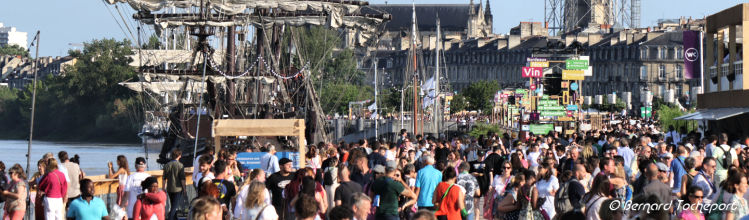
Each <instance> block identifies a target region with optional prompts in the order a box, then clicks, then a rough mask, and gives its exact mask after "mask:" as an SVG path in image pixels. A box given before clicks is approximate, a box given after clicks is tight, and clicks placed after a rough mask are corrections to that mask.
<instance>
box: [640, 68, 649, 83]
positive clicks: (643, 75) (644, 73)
mask: <svg viewBox="0 0 749 220" xmlns="http://www.w3.org/2000/svg"><path fill="white" fill-rule="evenodd" d="M640 79H641V80H647V79H648V66H640Z"/></svg>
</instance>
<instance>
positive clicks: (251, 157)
mask: <svg viewBox="0 0 749 220" xmlns="http://www.w3.org/2000/svg"><path fill="white" fill-rule="evenodd" d="M266 154H268V153H267V152H241V153H237V163H239V164H240V165H241V166H242V167H241V169H242V172H245V171H247V170H251V169H261V168H262V165H261V164H260V158H263V156H265V155H266ZM276 157H278V159H279V160H280V159H281V158H289V159H290V160H291V166H292V167H294V169H299V152H276Z"/></svg>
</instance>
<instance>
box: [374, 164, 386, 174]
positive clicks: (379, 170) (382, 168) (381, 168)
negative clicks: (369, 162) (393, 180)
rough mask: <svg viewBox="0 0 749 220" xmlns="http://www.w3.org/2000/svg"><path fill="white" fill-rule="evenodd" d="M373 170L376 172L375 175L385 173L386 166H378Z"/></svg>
mask: <svg viewBox="0 0 749 220" xmlns="http://www.w3.org/2000/svg"><path fill="white" fill-rule="evenodd" d="M372 170H374V172H375V173H385V166H383V165H382V164H377V165H375V167H374V169H372Z"/></svg>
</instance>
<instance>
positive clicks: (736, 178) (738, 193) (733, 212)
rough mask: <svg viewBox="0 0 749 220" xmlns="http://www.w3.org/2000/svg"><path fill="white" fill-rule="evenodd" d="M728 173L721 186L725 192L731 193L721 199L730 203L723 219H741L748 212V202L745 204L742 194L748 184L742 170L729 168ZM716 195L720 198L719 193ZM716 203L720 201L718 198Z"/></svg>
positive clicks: (748, 186)
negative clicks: (728, 196) (724, 198)
mask: <svg viewBox="0 0 749 220" xmlns="http://www.w3.org/2000/svg"><path fill="white" fill-rule="evenodd" d="M728 173H729V176H728V179H726V181H725V182H724V184H723V187H724V189H726V191H727V192H729V193H731V194H730V199H728V200H723V201H722V202H723V203H726V204H730V205H729V206H728V207H731V208H730V210H728V211H726V212H725V216H724V218H723V219H726V220H734V219H741V218H742V217H744V216H746V215H747V214H749V204H747V201H746V199H744V194H745V193H746V192H747V188H749V185H747V179H746V175H744V173H743V172H741V171H739V170H737V169H731V170H730V171H729V172H728ZM721 194H722V192H721ZM718 196H719V199H721V198H720V196H721V195H720V194H719V195H718ZM718 203H721V201H720V200H719V201H718ZM711 219H712V218H711Z"/></svg>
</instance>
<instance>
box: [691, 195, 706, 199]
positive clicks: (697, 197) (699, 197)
mask: <svg viewBox="0 0 749 220" xmlns="http://www.w3.org/2000/svg"><path fill="white" fill-rule="evenodd" d="M691 197H692V198H695V199H702V198H703V197H704V196H695V195H691Z"/></svg>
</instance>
